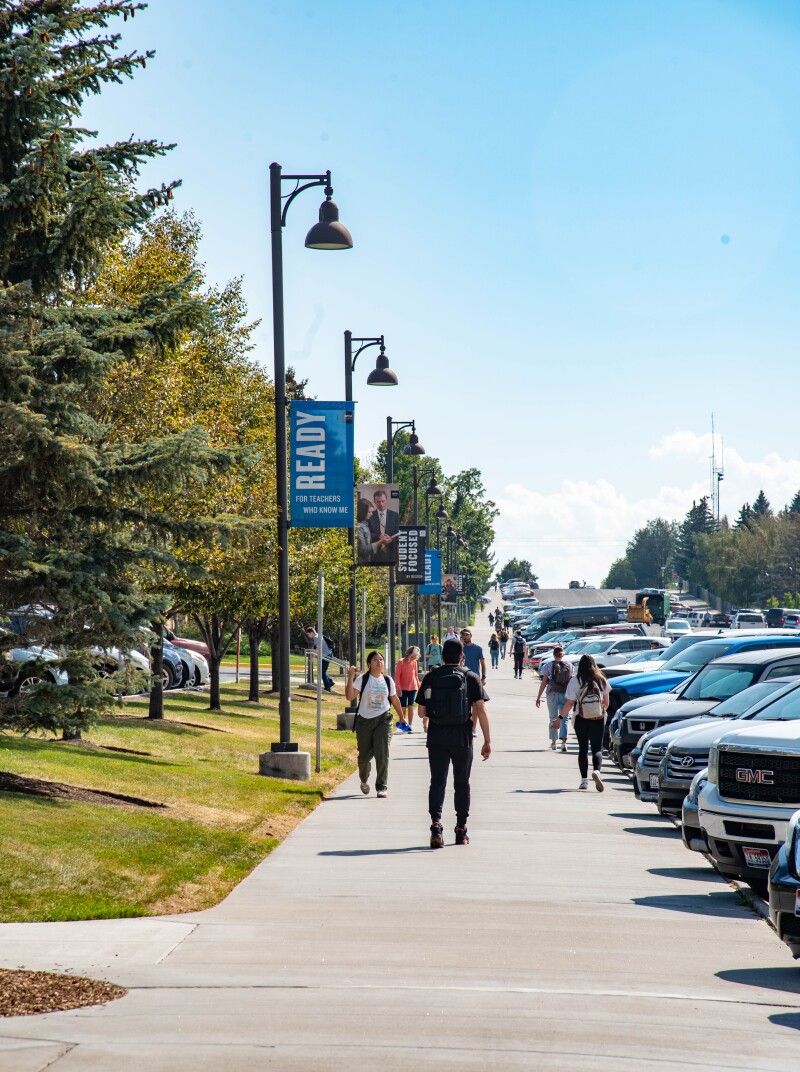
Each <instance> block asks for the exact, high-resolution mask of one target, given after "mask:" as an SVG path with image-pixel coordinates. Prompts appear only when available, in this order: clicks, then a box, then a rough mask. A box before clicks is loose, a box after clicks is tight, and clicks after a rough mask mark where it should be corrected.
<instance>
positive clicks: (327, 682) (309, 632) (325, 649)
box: [306, 625, 333, 692]
mask: <svg viewBox="0 0 800 1072" xmlns="http://www.w3.org/2000/svg"><path fill="white" fill-rule="evenodd" d="M306 636H307V637H308V640H309V643H310V644H311V647H312V648H313V649H314V651H316V650H317V644H319V643H320V641H322V684H323V687H324V688H325V691H326V692H333V678H331V677H330V675H329V674H328V667H329V666H330V665H331V659H332V658H333V652H332V651H331V646H330V644H329V643H328V641H327V640H326V639H325V637H324V636H323V637H320V635H319V634H318V633H317V631H316V629H315V628H314V626H313V625H309V627H308V628H307V629H306Z"/></svg>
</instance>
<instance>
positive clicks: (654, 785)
mask: <svg viewBox="0 0 800 1072" xmlns="http://www.w3.org/2000/svg"><path fill="white" fill-rule="evenodd" d="M650 788H651V789H658V775H657V774H651V775H650Z"/></svg>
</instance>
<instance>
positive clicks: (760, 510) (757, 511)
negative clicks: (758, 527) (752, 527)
mask: <svg viewBox="0 0 800 1072" xmlns="http://www.w3.org/2000/svg"><path fill="white" fill-rule="evenodd" d="M752 516H753V519H754V520H755V521H763V520H764V519H765V518H767V517H772V507H771V506H770V502H769V499H768V498H767V497H766V495H765V494H764V491H763V489H762V490H761V491H759V493H758V495H756V497H755V499H754V500H753V509H752Z"/></svg>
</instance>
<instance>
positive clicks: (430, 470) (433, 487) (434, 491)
mask: <svg viewBox="0 0 800 1072" xmlns="http://www.w3.org/2000/svg"><path fill="white" fill-rule="evenodd" d="M428 475H430V478H431V480H430V483H429V484H428V486H427V488H426V489H425V545H426V547H427V549H428V550H430V544H431V516H430V515H431V496H432V495H441V494H442V489H441V488H440V487H439V485H438V484H437V483H436V469H435V468H434V467H433V466H432V465H428V466H425V467H424V468H422V469H418V468H417V466H416V465H415V466H414V524H415V525H418V524H419V502H418V489H419V478H420V476H428ZM427 608H428V631H429V632H430V628H431V597H430V596H428V597H427ZM414 630H415V632H416V640H415V643H416V644H419V585H415V587H414Z"/></svg>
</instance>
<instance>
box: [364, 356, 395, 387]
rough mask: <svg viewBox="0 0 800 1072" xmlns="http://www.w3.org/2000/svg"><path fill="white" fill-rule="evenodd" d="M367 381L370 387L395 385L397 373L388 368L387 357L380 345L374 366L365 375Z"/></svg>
mask: <svg viewBox="0 0 800 1072" xmlns="http://www.w3.org/2000/svg"><path fill="white" fill-rule="evenodd" d="M367 383H368V384H369V386H370V387H397V373H395V372H392V370H391V369H390V368H389V358H388V357H387V356H386V354H385V352H384V349H383V347H382V346H381V352H380V353H379V354H378V357H377V360H376V361H375V368H374V369H373V370H372V372H370V374H369V376H367Z"/></svg>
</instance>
